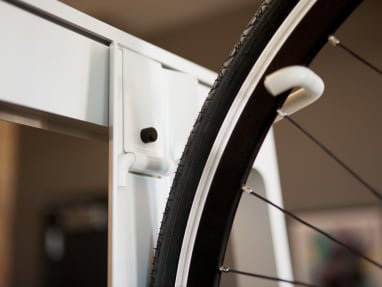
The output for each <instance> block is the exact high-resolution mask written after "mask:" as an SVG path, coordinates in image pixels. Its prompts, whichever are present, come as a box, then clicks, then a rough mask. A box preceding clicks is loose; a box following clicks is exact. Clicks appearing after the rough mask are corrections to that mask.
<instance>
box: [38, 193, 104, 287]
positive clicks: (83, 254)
mask: <svg viewBox="0 0 382 287" xmlns="http://www.w3.org/2000/svg"><path fill="white" fill-rule="evenodd" d="M45 220H46V225H45V228H44V250H45V252H44V263H45V264H44V266H45V268H44V282H45V286H46V287H64V286H65V287H68V286H70V287H77V286H78V287H80V286H81V287H84V286H92V287H98V286H99V287H106V286H107V199H104V198H102V199H94V198H91V199H83V200H80V201H79V200H76V201H75V202H72V203H70V202H69V203H65V204H60V205H59V206H56V207H50V208H49V211H48V212H47V213H46V215H45Z"/></svg>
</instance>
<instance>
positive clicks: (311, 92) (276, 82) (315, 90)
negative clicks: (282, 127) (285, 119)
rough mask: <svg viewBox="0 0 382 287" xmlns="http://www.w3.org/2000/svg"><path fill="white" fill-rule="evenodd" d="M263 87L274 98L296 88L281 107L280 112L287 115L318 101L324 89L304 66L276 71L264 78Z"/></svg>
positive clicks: (314, 75)
mask: <svg viewBox="0 0 382 287" xmlns="http://www.w3.org/2000/svg"><path fill="white" fill-rule="evenodd" d="M264 85H265V87H266V89H267V90H268V92H270V93H271V94H272V95H273V96H275V97H276V96H278V95H280V94H281V93H284V92H286V91H288V90H291V89H296V88H297V90H294V91H292V92H291V94H290V95H289V96H288V98H287V100H286V101H285V103H284V105H283V106H282V111H283V112H284V113H286V114H288V115H290V114H293V113H295V112H297V111H299V110H301V109H303V108H305V107H306V106H308V105H310V104H312V103H313V102H315V101H316V100H318V99H319V98H320V97H321V95H322V93H323V91H324V87H325V85H324V82H323V81H322V79H321V78H320V77H319V76H318V75H317V74H316V73H314V72H313V71H312V70H310V69H309V68H307V67H304V66H290V67H285V68H282V69H280V70H277V71H275V72H273V73H272V74H270V75H268V76H267V77H266V78H265V80H264ZM280 119H281V116H278V117H277V118H276V120H275V122H276V121H279V120H280Z"/></svg>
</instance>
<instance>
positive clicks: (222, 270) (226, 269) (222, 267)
mask: <svg viewBox="0 0 382 287" xmlns="http://www.w3.org/2000/svg"><path fill="white" fill-rule="evenodd" d="M219 271H220V272H226V273H227V272H229V267H224V266H220V267H219Z"/></svg>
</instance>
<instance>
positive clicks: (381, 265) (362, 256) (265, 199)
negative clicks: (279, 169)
mask: <svg viewBox="0 0 382 287" xmlns="http://www.w3.org/2000/svg"><path fill="white" fill-rule="evenodd" d="M242 190H243V191H244V192H247V193H248V194H250V195H253V196H255V197H257V198H259V199H261V200H262V201H264V202H266V203H268V204H269V205H271V206H273V207H274V208H276V209H278V210H280V211H281V212H283V213H284V214H286V215H288V216H289V217H291V218H293V219H294V220H296V221H298V222H300V223H301V224H303V225H305V226H307V227H309V228H310V229H312V230H314V231H316V232H317V233H319V234H321V235H323V236H324V237H326V238H328V239H329V240H331V241H333V242H335V243H337V244H338V245H340V246H342V247H343V248H344V249H346V250H348V251H349V253H351V254H353V255H356V256H358V257H360V258H363V259H364V260H366V261H367V262H369V263H371V264H372V265H374V266H376V267H378V268H380V269H382V264H381V263H379V262H377V261H375V260H374V259H371V258H370V257H368V256H366V255H365V254H363V253H362V252H360V251H359V250H357V249H356V248H354V247H352V246H349V245H348V244H346V243H344V242H342V241H341V240H339V239H337V238H335V237H333V236H332V235H330V234H329V233H327V232H325V231H323V230H321V229H320V228H318V227H316V226H314V225H313V224H310V223H309V222H306V221H305V220H303V219H301V218H300V217H298V216H297V215H295V214H294V213H292V212H290V211H288V210H286V209H284V208H282V207H280V206H279V205H277V204H275V203H273V202H272V201H270V200H268V199H267V198H265V197H263V196H261V195H260V194H258V193H256V192H255V191H254V190H253V189H252V188H250V187H248V186H243V187H242Z"/></svg>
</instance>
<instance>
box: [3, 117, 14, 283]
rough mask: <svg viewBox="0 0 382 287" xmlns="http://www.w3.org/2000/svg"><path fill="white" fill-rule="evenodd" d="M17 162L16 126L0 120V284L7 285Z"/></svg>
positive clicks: (9, 273) (9, 270) (10, 256)
mask: <svg viewBox="0 0 382 287" xmlns="http://www.w3.org/2000/svg"><path fill="white" fill-rule="evenodd" d="M17 164H18V129H17V126H16V125H13V124H10V123H7V122H4V121H0V286H8V283H9V280H10V277H11V266H12V254H11V250H12V244H13V238H12V235H11V231H12V228H13V216H12V214H13V210H14V198H15V194H16V173H17Z"/></svg>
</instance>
